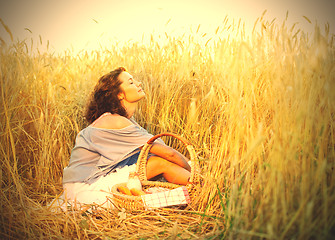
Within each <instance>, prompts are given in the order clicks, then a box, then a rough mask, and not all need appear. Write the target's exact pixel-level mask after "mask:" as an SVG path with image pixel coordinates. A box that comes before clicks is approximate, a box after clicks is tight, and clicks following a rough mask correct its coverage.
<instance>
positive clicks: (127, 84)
mask: <svg viewBox="0 0 335 240" xmlns="http://www.w3.org/2000/svg"><path fill="white" fill-rule="evenodd" d="M119 80H120V81H121V82H122V83H121V85H120V88H121V90H122V93H120V94H119V99H121V100H124V101H127V102H129V103H134V102H138V101H139V100H141V99H142V98H144V97H145V93H144V91H143V89H142V88H141V85H142V83H141V82H138V81H136V80H135V79H134V78H133V76H132V75H130V74H129V73H128V72H122V73H121V74H120V75H119Z"/></svg>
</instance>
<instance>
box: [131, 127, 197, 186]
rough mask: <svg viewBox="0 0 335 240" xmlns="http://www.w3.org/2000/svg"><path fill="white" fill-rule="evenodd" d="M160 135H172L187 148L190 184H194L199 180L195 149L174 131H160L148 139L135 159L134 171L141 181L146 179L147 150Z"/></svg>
mask: <svg viewBox="0 0 335 240" xmlns="http://www.w3.org/2000/svg"><path fill="white" fill-rule="evenodd" d="M162 136H171V137H174V138H176V139H178V140H180V141H181V142H182V143H183V144H184V145H185V147H186V149H187V150H188V152H189V154H190V161H191V175H190V180H189V181H190V183H192V184H196V183H198V182H199V181H200V179H199V175H198V174H197V173H199V168H200V167H199V163H198V161H197V155H196V153H195V150H194V148H193V146H192V145H191V144H190V142H189V141H188V140H186V139H185V138H184V137H182V136H179V135H177V134H174V133H169V132H165V133H161V134H158V135H155V136H153V137H152V138H150V139H149V140H148V142H147V143H146V144H145V145H144V146H143V148H142V149H141V152H140V155H139V157H138V161H137V165H136V172H137V173H138V175H139V178H140V180H141V181H147V180H148V179H147V174H146V165H147V158H148V154H149V151H150V149H151V147H152V144H153V143H154V141H155V140H156V139H158V138H160V137H162Z"/></svg>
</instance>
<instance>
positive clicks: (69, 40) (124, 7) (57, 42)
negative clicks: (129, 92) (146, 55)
mask: <svg viewBox="0 0 335 240" xmlns="http://www.w3.org/2000/svg"><path fill="white" fill-rule="evenodd" d="M0 4H1V5H0V18H1V19H2V20H3V22H4V23H5V24H6V25H7V26H8V27H9V29H10V30H11V31H12V33H13V36H14V40H17V39H20V40H22V39H29V40H30V39H31V38H34V42H35V43H36V42H38V41H39V36H41V37H42V42H43V45H46V44H45V43H46V40H49V42H50V47H51V49H52V50H53V51H54V52H62V51H64V50H65V49H73V51H74V52H78V51H80V50H82V49H84V50H91V49H96V48H99V45H102V46H108V44H113V43H114V42H115V41H119V42H121V43H124V42H127V41H142V40H141V39H142V37H143V36H144V39H148V38H149V37H150V34H152V33H153V34H163V35H164V32H166V33H167V34H168V35H174V34H175V35H179V34H181V33H183V32H187V31H189V30H192V31H195V30H196V29H197V26H198V25H199V24H200V32H202V33H207V34H208V36H210V35H211V34H214V32H215V30H216V29H217V27H219V26H222V23H223V20H224V19H225V17H226V16H228V19H229V20H230V21H232V20H233V19H235V21H238V20H239V19H241V20H242V21H244V22H245V24H246V27H247V28H252V26H253V24H254V23H255V21H256V19H257V18H258V17H260V16H261V14H262V13H263V12H264V10H267V13H266V15H265V18H266V19H268V20H272V19H274V18H276V22H277V23H278V24H281V23H282V21H283V20H284V18H285V17H286V12H287V11H288V12H289V15H288V16H289V17H288V20H289V24H293V23H295V22H298V28H302V29H303V30H305V31H310V30H311V29H312V28H313V26H314V24H315V22H316V21H317V22H318V24H319V25H320V26H322V29H324V28H323V26H324V24H325V23H326V22H329V24H330V27H331V32H332V33H335V26H334V25H335V14H334V12H335V11H334V10H335V7H334V6H335V0H280V1H279V0H253V1H251V0H250V1H249V0H221V1H220V0H156V1H154V0H142V1H141V0H124V1H121V0H119V1H117V0H91V1H89V0H0ZM303 16H306V17H308V18H309V19H310V20H311V21H312V24H309V23H308V22H307V20H306V19H305V18H304V17H303ZM26 29H29V30H30V31H31V32H32V33H30V31H28V30H26ZM0 34H1V35H0V37H1V38H2V39H3V40H4V41H6V42H7V43H8V42H10V38H9V35H8V34H7V32H6V31H5V30H4V28H3V27H2V25H0Z"/></svg>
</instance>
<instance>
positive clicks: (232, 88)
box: [0, 18, 335, 239]
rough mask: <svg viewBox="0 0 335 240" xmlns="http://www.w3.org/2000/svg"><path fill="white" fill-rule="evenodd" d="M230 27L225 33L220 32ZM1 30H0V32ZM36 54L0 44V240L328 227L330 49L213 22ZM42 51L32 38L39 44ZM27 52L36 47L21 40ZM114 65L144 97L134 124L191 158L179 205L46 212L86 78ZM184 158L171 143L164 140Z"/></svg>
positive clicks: (318, 38) (333, 101)
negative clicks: (190, 178) (206, 29)
mask: <svg viewBox="0 0 335 240" xmlns="http://www.w3.org/2000/svg"><path fill="white" fill-rule="evenodd" d="M228 29H230V30H229V31H231V30H232V29H233V31H232V33H231V34H230V35H229V37H221V35H220V34H222V33H223V32H227V31H228ZM7 32H8V34H11V33H10V30H9V29H7ZM164 37H165V40H166V41H165V43H164V44H160V43H158V41H157V40H155V39H156V38H155V36H152V39H151V42H150V43H149V44H147V45H144V44H141V43H129V44H125V45H124V46H119V45H117V44H115V45H111V46H110V47H108V48H102V49H101V50H99V51H93V52H86V51H84V50H83V51H82V52H81V53H79V54H76V55H74V54H71V52H65V53H64V54H63V55H56V54H54V53H52V52H46V53H44V52H43V53H42V52H37V53H36V52H35V53H33V48H34V47H33V45H30V44H31V43H30V42H29V41H27V40H26V41H13V42H12V43H11V44H6V43H4V42H3V41H2V44H1V52H0V54H1V58H0V59H1V60H0V67H1V70H0V79H1V85H0V86H1V90H0V91H1V92H0V94H1V95H0V97H1V105H0V118H1V125H0V129H1V133H0V141H1V146H0V156H1V171H0V179H1V182H0V184H1V192H0V196H1V197H0V204H1V206H0V209H1V210H0V211H1V214H0V215H1V216H0V221H1V223H0V229H1V231H0V236H1V239H331V238H332V236H334V234H335V233H334V228H335V216H334V213H335V175H334V164H335V135H334V134H335V129H334V127H335V123H334V118H335V49H334V47H335V46H334V35H332V34H330V33H329V27H328V26H327V25H326V26H325V27H319V26H317V25H315V31H314V33H313V35H308V34H306V33H304V32H303V31H301V30H300V29H297V27H296V26H287V24H285V22H283V23H280V24H278V23H276V22H275V21H272V22H269V21H265V20H263V19H262V18H260V19H258V20H257V21H256V22H255V28H254V31H253V33H252V34H251V35H250V36H246V35H245V34H244V30H243V28H242V27H240V25H237V24H234V25H229V24H228V23H226V24H224V25H223V26H219V28H218V30H217V31H216V38H215V39H209V40H208V41H203V37H204V35H202V34H200V33H199V32H194V33H193V34H191V35H186V36H185V35H184V36H180V37H172V36H169V34H168V33H166V35H165V36H164ZM41 42H42V40H41ZM34 46H35V45H34ZM119 66H124V67H126V68H127V69H128V71H129V72H130V73H131V74H133V75H134V77H136V78H137V79H138V80H140V81H142V83H143V87H144V90H145V92H146V99H145V100H144V101H142V102H141V104H140V109H139V111H138V112H137V113H136V116H135V118H136V120H137V121H138V122H139V123H140V124H141V125H142V126H143V127H144V128H146V129H147V130H148V131H149V132H151V133H152V134H158V133H161V132H173V133H177V134H179V135H182V136H184V137H186V138H187V139H189V140H190V142H191V143H192V144H193V145H194V147H195V149H196V151H197V154H198V156H199V163H200V166H201V176H202V179H203V186H202V187H199V189H198V194H197V195H196V197H195V198H194V199H193V200H192V201H193V203H192V206H191V207H190V208H188V209H186V210H171V211H161V210H157V211H142V212H129V211H128V212H127V211H126V212H121V213H122V214H120V212H119V211H118V210H115V209H99V211H95V212H93V213H87V212H78V211H66V212H53V211H51V210H50V208H49V207H48V205H47V204H48V203H49V202H50V201H51V200H52V199H53V198H55V197H56V196H57V195H59V194H60V193H61V191H62V186H61V181H62V170H63V168H64V167H65V166H67V164H68V161H69V157H70V153H71V149H72V147H73V146H74V140H75V136H76V134H77V133H78V132H79V131H80V130H81V129H82V128H83V127H85V126H86V125H87V123H86V122H85V119H84V118H83V109H84V107H85V104H86V101H87V99H88V96H89V94H90V92H91V90H92V88H93V86H94V85H95V82H96V81H97V80H98V78H99V77H100V76H101V75H103V74H105V73H107V72H108V71H111V70H112V69H114V68H116V67H119ZM164 140H165V141H166V142H167V143H168V144H169V145H171V146H173V147H175V148H176V149H178V150H180V151H181V152H183V153H185V154H186V153H187V151H186V150H185V149H184V148H183V146H181V145H180V144H179V143H178V142H176V141H174V140H173V139H167V138H166V139H164Z"/></svg>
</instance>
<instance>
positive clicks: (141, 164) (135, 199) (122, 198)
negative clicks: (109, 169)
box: [112, 133, 200, 210]
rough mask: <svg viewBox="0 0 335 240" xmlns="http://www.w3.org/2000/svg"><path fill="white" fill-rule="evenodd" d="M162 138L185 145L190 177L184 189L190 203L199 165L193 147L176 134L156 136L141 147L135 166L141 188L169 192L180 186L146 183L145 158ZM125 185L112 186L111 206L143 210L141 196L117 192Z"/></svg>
mask: <svg viewBox="0 0 335 240" xmlns="http://www.w3.org/2000/svg"><path fill="white" fill-rule="evenodd" d="M162 136H171V137H174V138H177V139H178V140H180V141H181V142H182V143H183V144H184V145H185V147H186V148H187V150H188V152H189V154H190V161H191V175H190V180H189V182H190V183H189V184H188V185H187V186H186V187H187V189H188V192H189V195H190V198H191V201H192V197H193V195H194V192H195V186H196V185H197V184H198V183H199V182H200V177H199V163H198V159H197V155H196V153H195V150H194V148H193V146H192V145H191V144H190V143H189V142H188V141H187V140H186V139H185V138H183V137H181V136H178V135H176V134H173V133H162V134H158V135H156V136H154V137H152V138H151V139H149V141H148V142H147V143H146V144H145V145H144V146H143V148H142V150H141V152H140V155H139V157H138V161H137V165H136V171H137V173H138V175H139V178H140V180H141V182H142V187H143V189H147V188H150V187H163V188H167V189H170V190H172V189H175V188H178V187H181V185H178V184H174V183H169V182H158V181H148V179H147V177H146V164H147V158H148V154H149V151H150V149H151V147H152V144H153V143H154V141H155V140H156V139H158V138H160V137H162ZM126 185H127V183H120V184H116V185H114V186H113V188H112V194H113V198H112V202H113V204H114V205H115V206H116V207H118V208H120V209H122V208H125V209H128V210H143V209H145V206H144V203H143V201H142V198H141V196H129V195H126V194H123V193H120V192H119V191H118V190H117V188H118V187H119V186H126Z"/></svg>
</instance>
